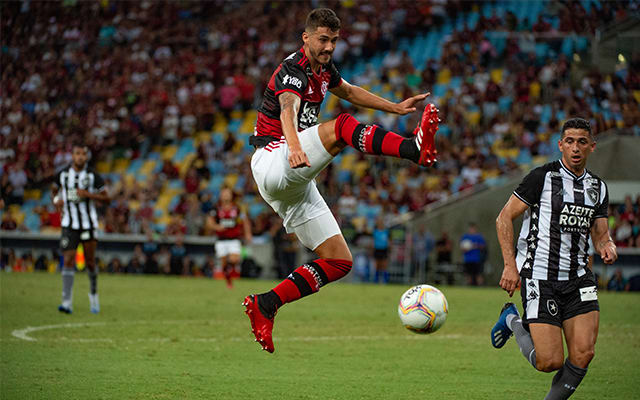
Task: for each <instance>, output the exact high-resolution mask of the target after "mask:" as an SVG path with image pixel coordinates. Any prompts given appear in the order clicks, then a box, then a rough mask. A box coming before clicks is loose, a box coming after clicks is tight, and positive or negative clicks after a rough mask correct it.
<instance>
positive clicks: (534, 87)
mask: <svg viewBox="0 0 640 400" xmlns="http://www.w3.org/2000/svg"><path fill="white" fill-rule="evenodd" d="M541 90H542V87H541V86H540V83H539V82H536V81H533V82H532V83H531V85H529V96H531V97H532V98H534V99H537V98H539V97H540V91H541Z"/></svg>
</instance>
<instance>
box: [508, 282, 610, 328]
mask: <svg viewBox="0 0 640 400" xmlns="http://www.w3.org/2000/svg"><path fill="white" fill-rule="evenodd" d="M585 272H586V273H585V274H584V275H582V276H581V277H579V278H577V279H573V280H569V281H543V280H539V279H529V278H522V286H521V289H520V294H521V296H522V307H523V308H524V315H523V316H522V321H523V322H524V323H525V324H532V323H542V324H550V325H555V326H559V327H562V321H564V320H567V319H569V318H573V317H575V316H576V315H580V314H586V313H588V312H591V311H600V306H599V305H598V287H597V285H596V281H595V279H594V277H593V274H592V273H591V271H590V270H588V269H586V270H585Z"/></svg>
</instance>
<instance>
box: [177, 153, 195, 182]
mask: <svg viewBox="0 0 640 400" xmlns="http://www.w3.org/2000/svg"><path fill="white" fill-rule="evenodd" d="M196 157H197V156H196V154H195V153H189V154H187V155H186V156H185V157H184V160H182V161H180V163H179V164H178V170H179V171H180V177H181V178H184V177H185V176H186V175H187V171H188V170H189V167H190V166H191V163H193V160H195V159H196Z"/></svg>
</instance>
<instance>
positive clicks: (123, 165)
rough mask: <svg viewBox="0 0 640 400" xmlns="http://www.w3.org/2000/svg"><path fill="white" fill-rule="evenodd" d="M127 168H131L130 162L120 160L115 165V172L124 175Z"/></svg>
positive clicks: (123, 159) (124, 159)
mask: <svg viewBox="0 0 640 400" xmlns="http://www.w3.org/2000/svg"><path fill="white" fill-rule="evenodd" d="M127 167H129V160H127V159H126V158H119V159H117V160H116V161H115V162H114V163H113V172H115V173H118V174H123V173H124V172H125V171H126V170H127Z"/></svg>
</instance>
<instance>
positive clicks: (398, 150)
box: [335, 113, 420, 162]
mask: <svg viewBox="0 0 640 400" xmlns="http://www.w3.org/2000/svg"><path fill="white" fill-rule="evenodd" d="M335 132H336V139H338V140H340V139H342V140H344V141H345V142H346V143H347V144H348V145H349V146H351V147H353V148H354V149H356V150H359V151H361V152H363V153H367V154H376V155H378V154H384V155H386V156H393V157H399V158H406V159H408V160H411V161H414V162H418V159H419V158H420V150H419V149H418V146H416V144H415V142H414V140H413V138H405V137H402V136H400V135H398V134H397V133H394V132H390V131H387V130H384V129H383V128H381V127H379V126H377V125H364V124H361V123H360V122H358V120H356V119H355V118H353V117H352V116H351V115H349V114H346V113H343V114H340V115H339V116H338V118H337V120H336V126H335Z"/></svg>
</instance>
